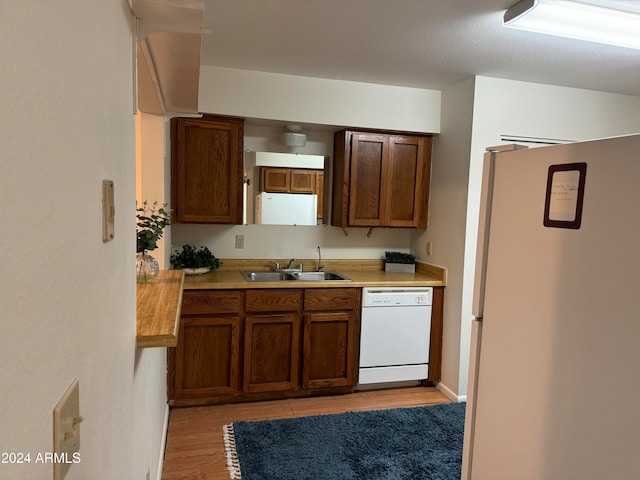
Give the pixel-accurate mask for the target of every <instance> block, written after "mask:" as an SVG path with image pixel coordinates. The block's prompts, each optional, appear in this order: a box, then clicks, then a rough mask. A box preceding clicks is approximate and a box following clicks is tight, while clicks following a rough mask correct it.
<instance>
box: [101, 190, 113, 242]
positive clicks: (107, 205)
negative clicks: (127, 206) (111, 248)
mask: <svg viewBox="0 0 640 480" xmlns="http://www.w3.org/2000/svg"><path fill="white" fill-rule="evenodd" d="M113 198H114V195H113V181H112V180H103V181H102V241H103V242H110V241H111V240H113V237H114V236H115V227H114V224H115V217H116V207H115V204H114V200H113Z"/></svg>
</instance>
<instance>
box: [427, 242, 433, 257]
mask: <svg viewBox="0 0 640 480" xmlns="http://www.w3.org/2000/svg"><path fill="white" fill-rule="evenodd" d="M431 248H432V245H431V242H430V241H429V242H427V255H428V256H431Z"/></svg>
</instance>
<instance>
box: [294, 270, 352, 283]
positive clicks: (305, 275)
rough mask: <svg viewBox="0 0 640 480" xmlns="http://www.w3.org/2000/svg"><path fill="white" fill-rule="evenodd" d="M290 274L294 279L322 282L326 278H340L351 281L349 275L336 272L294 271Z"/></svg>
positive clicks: (334, 279) (332, 279) (331, 279)
mask: <svg viewBox="0 0 640 480" xmlns="http://www.w3.org/2000/svg"><path fill="white" fill-rule="evenodd" d="M291 275H292V276H294V277H295V279H296V280H301V281H307V282H324V281H326V280H330V281H336V280H342V281H347V282H350V281H351V279H350V278H349V277H345V276H344V275H342V274H340V273H337V272H296V273H292V274H291Z"/></svg>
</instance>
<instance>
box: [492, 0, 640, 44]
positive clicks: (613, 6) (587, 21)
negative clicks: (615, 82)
mask: <svg viewBox="0 0 640 480" xmlns="http://www.w3.org/2000/svg"><path fill="white" fill-rule="evenodd" d="M503 25H504V26H505V27H509V28H517V29H520V30H528V31H531V32H538V33H546V34H548V35H558V36H561V37H568V38H575V39H579V40H587V41H590V42H597V43H606V44H608V45H617V46H620V47H628V48H637V49H640V2H637V1H628V0H627V1H623V0H583V1H580V2H577V1H572V0H522V1H521V2H518V3H516V4H515V5H514V6H513V7H511V8H509V9H508V10H507V11H506V12H505V14H504V18H503Z"/></svg>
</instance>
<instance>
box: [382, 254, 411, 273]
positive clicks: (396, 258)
mask: <svg viewBox="0 0 640 480" xmlns="http://www.w3.org/2000/svg"><path fill="white" fill-rule="evenodd" d="M384 256H385V259H386V262H385V264H384V270H385V272H404V273H415V271H416V256H415V255H412V254H410V253H402V252H384Z"/></svg>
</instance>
